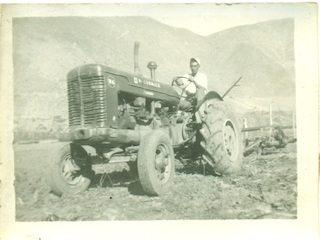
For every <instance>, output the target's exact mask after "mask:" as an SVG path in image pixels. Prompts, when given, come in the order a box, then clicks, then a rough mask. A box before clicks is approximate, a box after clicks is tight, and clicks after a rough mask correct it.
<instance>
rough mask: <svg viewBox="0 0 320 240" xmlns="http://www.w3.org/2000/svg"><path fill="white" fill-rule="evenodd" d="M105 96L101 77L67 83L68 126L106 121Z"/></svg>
mask: <svg viewBox="0 0 320 240" xmlns="http://www.w3.org/2000/svg"><path fill="white" fill-rule="evenodd" d="M106 100H107V96H106V85H105V80H104V77H103V76H96V77H91V78H83V77H82V78H80V77H79V78H73V79H69V81H68V104H69V125H70V126H78V125H81V126H86V125H92V124H100V125H101V124H103V123H105V122H106V121H107V101H106Z"/></svg>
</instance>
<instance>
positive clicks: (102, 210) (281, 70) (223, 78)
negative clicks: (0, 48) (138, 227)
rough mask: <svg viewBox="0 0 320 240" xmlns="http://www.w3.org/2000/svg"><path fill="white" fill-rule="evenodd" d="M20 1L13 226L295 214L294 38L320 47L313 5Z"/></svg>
mask: <svg viewBox="0 0 320 240" xmlns="http://www.w3.org/2000/svg"><path fill="white" fill-rule="evenodd" d="M93 6H94V5H93ZM24 7H25V10H26V12H27V11H29V12H30V15H28V14H26V12H24V14H22V15H21V16H16V17H12V18H11V23H10V24H11V28H12V35H11V37H10V41H11V43H12V44H11V48H12V65H11V66H12V69H11V70H10V73H11V74H12V75H11V76H12V82H11V84H12V89H11V90H10V91H11V93H12V104H13V107H12V115H11V116H12V127H13V128H12V131H11V132H10V134H11V140H12V141H11V143H10V145H9V147H10V148H11V149H12V157H13V159H12V167H13V168H12V171H13V172H12V175H13V176H12V180H13V181H12V183H13V184H12V189H13V198H12V199H13V202H12V205H13V208H14V210H13V213H14V214H13V215H14V221H15V222H17V223H28V222H46V223H49V222H73V223H75V222H89V221H90V222H101V221H103V222H112V221H117V222H122V221H150V220H151V221H156V222H157V221H159V220H239V222H241V221H244V220H259V221H260V222H261V221H262V222H263V221H267V220H290V221H298V220H299V206H300V205H301V206H304V204H303V203H302V204H299V199H298V198H299V197H301V194H300V191H299V190H298V182H299V181H300V179H301V175H300V172H299V170H298V168H299V162H300V160H301V159H300V158H299V145H300V144H306V140H305V138H304V137H305V135H303V134H299V132H303V129H304V128H308V123H307V122H302V120H301V118H300V120H299V114H303V111H306V112H305V113H306V114H307V116H304V119H305V118H307V119H308V116H309V115H308V113H309V112H310V111H309V110H308V106H304V107H305V109H303V108H302V109H301V104H302V103H303V102H305V104H308V100H307V99H306V100H305V99H302V98H301V97H299V96H301V95H302V94H300V93H299V91H300V90H299V89H300V88H304V85H303V84H302V85H301V82H303V83H304V84H305V85H308V81H307V80H308V79H305V80H298V79H299V71H300V70H299V67H297V66H298V65H299V64H300V65H301V62H302V61H301V60H299V58H301V56H302V55H303V54H301V52H303V51H301V48H299V46H300V45H299V46H298V47H297V45H298V44H297V42H301V39H304V38H303V36H302V37H301V34H302V33H301V32H299V31H300V29H305V31H306V32H307V33H308V34H309V33H310V36H311V39H312V40H313V39H315V38H316V36H317V35H316V33H315V32H312V31H313V30H314V29H313V28H312V29H311V28H310V29H308V26H313V25H312V24H315V22H316V21H317V20H316V19H317V6H316V4H312V3H281V4H280V3H260V4H258V3H240V4H227V3H219V4H214V3H202V4H196V3H188V4H185V3H166V4H165V3H158V4H155V3H153V4H151V3H150V4H147V3H140V4H138V3H137V4H128V3H127V4H125V3H123V4H120V3H119V4H105V5H103V4H102V5H100V7H98V6H97V7H96V8H94V9H95V11H93V12H94V13H95V14H90V15H86V14H80V12H83V10H84V8H85V7H86V6H81V5H78V6H76V5H74V6H64V5H59V4H57V5H54V6H53V5H52V6H49V5H48V6H46V5H42V6H40V5H39V9H46V7H47V9H46V10H47V11H43V12H47V15H44V14H43V12H41V11H40V10H39V9H38V10H37V8H38V6H37V5H33V6H32V5H25V6H24ZM73 7H74V8H73ZM76 7H78V10H79V14H78V13H77V12H76V10H73V9H76ZM17 8H18V6H17ZM20 8H21V9H20V11H21V12H23V11H22V10H23V7H22V6H20ZM12 9H14V7H12ZM33 10H34V11H35V13H36V12H37V11H39V12H40V14H39V15H37V14H35V13H33ZM59 10H68V11H66V12H68V13H70V14H64V15H60V16H59V15H58V14H56V12H58V11H59ZM80 10H81V11H80ZM13 12H14V11H13ZM18 12H19V11H18ZM27 13H28V12H27ZM51 13H52V14H51ZM301 19H302V20H301ZM309 22H310V23H312V24H310V25H308V24H309ZM311 33H312V34H313V35H312V34H311ZM308 34H306V35H305V38H306V39H308V37H309V38H310V36H308ZM313 36H315V37H314V38H312V37H313ZM313 59H314V58H313ZM315 65H316V66H317V63H316V62H315ZM304 71H307V70H306V69H304ZM310 73H311V71H310ZM306 76H307V75H306ZM300 77H301V76H300ZM299 81H300V82H299ZM304 81H305V82H304ZM310 83H311V80H310ZM313 83H314V82H312V84H313ZM299 84H300V85H299ZM2 85H3V84H2ZM301 86H302V87H301ZM315 86H316V87H315V88H317V85H315ZM306 88H307V87H306ZM315 90H316V89H315ZM302 91H303V90H302ZM299 94H300V95H299ZM311 95H312V94H310V96H311ZM3 96H4V95H3ZM312 96H314V95H312ZM3 99H4V98H3ZM309 102H311V101H309ZM299 106H300V109H299ZM315 106H316V105H315ZM309 107H311V106H309ZM315 115H317V114H315ZM310 119H311V115H310ZM310 126H311V124H310ZM306 132H308V131H306ZM316 132H317V131H316ZM300 137H301V138H300ZM1 139H4V137H3V136H2V138H1ZM312 139H317V138H312ZM1 143H2V144H4V142H3V140H2V141H1ZM311 145H312V144H311ZM316 145H317V144H316ZM300 149H301V148H300ZM303 150H307V149H303ZM300 153H301V152H300ZM310 153H311V152H310ZM300 156H301V154H300ZM316 160H317V159H316V158H315V161H316ZM2 161H3V162H4V161H5V159H2ZM313 164H314V165H312V166H317V165H316V163H313ZM300 166H301V165H300ZM315 168H317V167H315ZM317 171H318V169H314V172H317ZM313 189H314V188H313ZM312 196H313V195H312ZM317 211H318V210H317V209H315V212H317ZM161 222H162V221H161ZM158 231H160V229H158ZM310 236H311V238H310V239H313V238H312V237H313V235H310ZM40 238H41V236H35V237H34V236H33V237H31V238H29V239H40ZM43 239H45V238H43Z"/></svg>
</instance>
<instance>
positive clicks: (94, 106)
mask: <svg viewBox="0 0 320 240" xmlns="http://www.w3.org/2000/svg"><path fill="white" fill-rule="evenodd" d="M138 49H139V43H137V42H136V43H135V46H134V69H135V71H134V73H128V72H124V71H120V70H117V69H114V68H111V67H107V66H104V65H100V64H86V65H82V66H79V67H77V68H75V69H73V70H71V71H70V72H69V73H68V75H67V84H68V86H67V89H68V110H69V112H68V113H69V132H68V137H67V140H68V142H67V143H66V144H65V145H64V146H63V147H62V148H61V149H60V150H59V151H58V152H57V153H56V154H55V155H54V157H53V158H52V159H50V161H49V164H48V174H47V176H48V182H49V184H50V186H51V189H52V191H53V192H54V193H55V194H57V195H62V194H75V193H79V192H82V191H84V190H86V189H87V188H88V187H89V185H90V182H91V180H92V178H93V176H94V174H95V173H94V171H93V170H92V166H93V164H94V163H96V162H99V163H103V164H108V163H119V162H126V163H128V164H129V166H133V167H132V168H133V169H134V168H135V169H136V171H135V172H136V174H138V178H139V181H140V183H141V186H142V189H143V191H144V192H145V193H146V194H147V195H151V196H152V195H153V196H158V195H163V194H165V193H166V192H168V191H169V190H170V187H171V186H172V184H173V178H174V174H175V163H176V161H177V159H181V158H184V159H186V158H188V159H189V160H190V161H196V160H197V161H198V160H199V159H201V161H202V162H203V163H204V164H206V165H208V166H209V167H208V168H209V169H210V171H211V172H212V173H213V174H218V175H223V174H231V173H233V172H236V171H238V170H239V169H240V168H241V162H242V156H243V152H242V148H243V143H242V137H241V129H240V126H239V123H238V120H237V118H236V116H235V115H234V113H233V111H232V110H231V108H230V107H229V106H228V105H227V104H226V103H225V102H224V101H223V98H222V97H221V96H220V95H219V94H218V93H217V92H214V91H210V92H208V93H207V94H206V95H204V97H202V98H201V99H196V101H194V102H193V105H192V106H193V107H192V109H189V110H188V111H182V110H181V109H179V103H180V101H181V99H183V98H184V92H185V89H181V88H180V86H178V85H177V84H175V83H176V82H172V84H171V85H170V84H165V83H164V82H162V81H157V80H156V76H155V75H156V74H155V73H156V72H155V69H156V68H157V65H156V63H155V62H149V64H148V68H149V69H150V72H151V77H150V78H147V77H144V76H142V75H141V74H140V69H139V65H138V60H137V59H138ZM86 146H90V147H91V148H93V149H94V150H95V154H94V155H92V154H89V153H88V152H87V151H86Z"/></svg>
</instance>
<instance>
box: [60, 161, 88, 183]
mask: <svg viewBox="0 0 320 240" xmlns="http://www.w3.org/2000/svg"><path fill="white" fill-rule="evenodd" d="M80 170H81V168H80V167H79V166H78V165H76V164H75V163H74V160H73V159H72V158H71V156H66V158H65V164H64V165H63V167H62V174H63V177H64V179H65V181H66V183H67V184H68V185H70V186H75V185H77V184H79V183H80V182H81V181H82V180H83V177H82V176H81V174H80V173H79V171H80Z"/></svg>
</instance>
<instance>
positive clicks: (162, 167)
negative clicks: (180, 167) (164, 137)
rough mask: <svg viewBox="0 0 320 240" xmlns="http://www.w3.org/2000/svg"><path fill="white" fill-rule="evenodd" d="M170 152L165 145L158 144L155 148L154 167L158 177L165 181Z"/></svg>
mask: <svg viewBox="0 0 320 240" xmlns="http://www.w3.org/2000/svg"><path fill="white" fill-rule="evenodd" d="M169 158H170V154H169V150H168V149H167V147H166V146H165V145H162V144H161V145H159V146H158V147H157V150H156V157H155V168H156V171H157V174H158V179H159V180H161V181H164V182H166V181H167V180H168V179H169V176H170V159H169Z"/></svg>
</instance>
